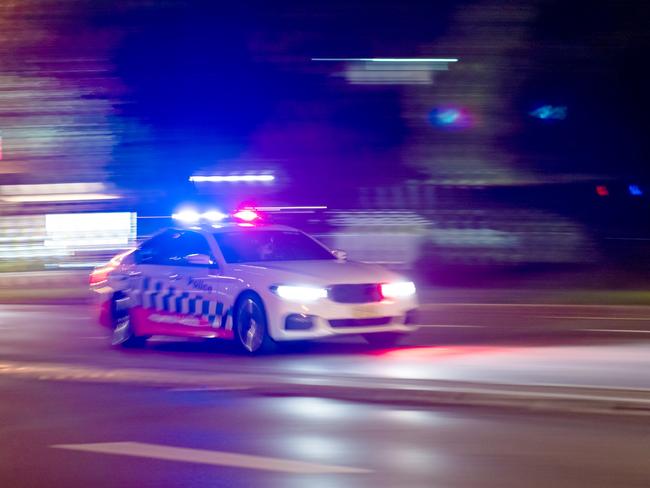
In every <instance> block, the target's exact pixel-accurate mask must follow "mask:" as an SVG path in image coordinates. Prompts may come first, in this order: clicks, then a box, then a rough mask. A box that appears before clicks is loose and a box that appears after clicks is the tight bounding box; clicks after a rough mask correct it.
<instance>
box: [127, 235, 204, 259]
mask: <svg viewBox="0 0 650 488" xmlns="http://www.w3.org/2000/svg"><path fill="white" fill-rule="evenodd" d="M195 254H203V255H206V256H208V257H209V258H210V260H211V261H212V262H213V263H214V262H215V259H214V257H213V256H212V251H211V249H210V245H209V244H208V241H206V240H205V237H203V236H202V235H201V234H197V233H196V232H191V231H180V230H170V231H167V232H164V233H163V234H159V235H157V236H155V237H153V238H151V239H150V240H148V241H145V242H144V243H142V245H141V246H140V248H139V249H138V251H137V253H136V262H137V263H138V264H153V265H162V266H201V264H193V263H190V262H189V261H188V256H191V255H195ZM203 266H205V264H203Z"/></svg>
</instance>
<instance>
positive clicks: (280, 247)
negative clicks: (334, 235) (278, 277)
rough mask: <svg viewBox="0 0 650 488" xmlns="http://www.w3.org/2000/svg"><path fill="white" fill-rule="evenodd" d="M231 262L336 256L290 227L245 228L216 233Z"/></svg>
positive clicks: (222, 249) (301, 259) (223, 250)
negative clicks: (287, 228) (288, 228)
mask: <svg viewBox="0 0 650 488" xmlns="http://www.w3.org/2000/svg"><path fill="white" fill-rule="evenodd" d="M214 238H215V239H216V240H217V244H219V247H220V248H221V252H222V253H223V256H224V258H225V259H226V261H227V262H228V263H246V262H256V261H304V260H313V259H335V257H334V256H333V255H332V254H331V253H330V252H329V251H328V250H327V249H325V248H324V247H323V246H321V245H320V244H318V243H317V242H316V241H314V240H313V239H311V238H310V237H308V236H307V235H305V234H303V233H302V232H297V231H290V230H252V229H251V230H242V231H236V232H222V233H217V234H215V235H214Z"/></svg>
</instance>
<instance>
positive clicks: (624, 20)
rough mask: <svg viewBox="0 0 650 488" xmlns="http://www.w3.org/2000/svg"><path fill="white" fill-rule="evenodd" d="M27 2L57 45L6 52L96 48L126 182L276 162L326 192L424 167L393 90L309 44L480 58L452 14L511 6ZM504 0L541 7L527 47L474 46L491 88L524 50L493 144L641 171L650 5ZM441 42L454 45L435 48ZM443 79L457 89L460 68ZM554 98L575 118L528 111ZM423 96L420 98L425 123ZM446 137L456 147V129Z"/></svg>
mask: <svg viewBox="0 0 650 488" xmlns="http://www.w3.org/2000/svg"><path fill="white" fill-rule="evenodd" d="M32 3H33V4H34V8H33V9H32V10H28V9H23V10H21V11H20V12H19V14H20V15H22V16H23V17H24V19H28V22H29V25H32V24H33V25H38V26H39V27H40V28H45V29H47V30H48V31H49V32H50V34H51V43H49V44H48V43H43V42H41V41H39V40H38V37H33V38H32V41H31V43H30V42H26V41H25V42H23V41H21V43H22V44H20V46H22V45H23V44H24V45H25V46H27V47H20V49H14V48H12V52H11V53H10V54H11V55H10V56H5V58H4V59H3V60H2V61H3V63H4V66H5V68H6V66H9V67H10V69H13V70H15V72H16V73H18V74H21V73H22V74H23V75H24V73H25V69H26V68H25V62H24V59H26V58H27V57H29V56H32V55H34V53H40V56H41V57H42V58H43V59H45V60H46V62H50V63H53V62H58V60H66V62H68V61H67V60H70V59H75V58H78V59H86V58H90V57H92V56H93V54H95V55H96V57H98V58H97V61H96V62H97V63H99V64H101V63H104V65H105V66H104V67H103V68H98V70H100V69H104V70H107V71H106V73H104V75H103V76H104V77H103V78H101V79H100V77H99V76H97V77H95V78H93V77H92V75H87V78H86V79H85V80H84V81H83V85H84V86H85V88H88V87H89V86H90V87H91V88H92V90H93V93H92V94H88V93H86V94H85V95H84V97H86V99H88V100H90V99H92V98H93V97H95V98H96V99H97V104H99V102H100V101H101V100H108V102H109V103H110V104H111V107H112V108H111V112H110V113H109V114H108V116H107V117H106V120H108V121H109V123H110V130H111V132H112V134H113V135H114V141H115V142H114V144H113V145H112V149H111V151H112V152H111V154H110V158H109V161H110V162H109V166H108V168H109V173H110V174H111V175H112V178H113V179H115V180H116V181H117V182H118V183H119V184H120V185H122V186H127V187H128V186H131V187H137V188H142V185H143V184H146V185H154V186H155V185H159V186H160V187H161V188H165V187H166V188H171V187H172V186H173V185H177V186H178V181H183V180H184V178H186V176H187V175H188V174H190V173H192V172H194V171H196V170H199V169H201V168H206V167H213V168H214V169H215V170H218V169H219V165H221V164H230V165H231V166H232V165H233V164H237V162H239V164H242V163H241V162H242V161H250V160H256V161H257V160H269V161H277V162H278V163H277V164H279V165H281V166H282V168H284V169H286V171H288V172H289V173H290V174H291V175H292V176H295V177H296V182H298V183H300V186H301V187H302V188H303V189H306V190H305V191H312V190H322V191H331V189H328V188H327V187H326V186H325V185H323V182H324V181H326V179H327V178H328V177H332V176H337V175H338V176H339V177H340V175H341V174H344V175H345V176H346V178H345V181H346V182H347V183H348V184H349V185H350V186H352V187H354V186H356V185H361V184H381V183H386V182H396V181H401V180H402V179H403V178H406V177H414V176H416V175H417V173H415V172H414V170H413V169H412V168H409V167H407V165H406V164H405V161H404V151H403V149H404V147H405V145H407V144H408V141H409V130H410V128H409V127H408V124H406V123H405V120H404V103H405V98H404V95H403V93H401V92H400V89H399V88H394V87H389V88H386V87H379V88H378V87H367V86H364V87H353V86H350V85H346V84H345V83H343V82H342V81H341V80H340V79H338V80H336V79H333V78H332V77H331V76H329V75H330V74H331V73H329V72H328V71H327V70H326V69H323V67H318V66H315V65H314V63H311V62H310V61H309V59H310V58H311V57H314V56H324V57H339V56H341V57H357V56H358V57H365V56H396V57H400V56H401V57H404V56H414V55H422V54H424V53H426V54H429V55H437V56H459V57H460V58H461V62H463V60H464V59H467V63H471V62H473V60H472V56H471V54H472V53H471V52H470V50H469V49H468V46H472V38H473V37H474V36H475V32H474V31H473V27H474V26H473V24H472V19H471V18H470V19H469V21H468V20H467V19H466V20H465V24H463V25H462V26H460V27H459V24H458V19H459V18H460V17H462V14H463V13H464V12H466V11H467V9H469V8H470V7H472V8H473V9H474V12H479V13H480V12H481V9H483V8H485V9H492V10H496V11H497V12H498V10H499V5H506V4H500V3H499V2H498V1H496V0H483V1H481V2H477V1H470V0H466V1H460V2H459V1H456V2H453V1H443V2H430V1H429V2H388V1H372V2H351V1H343V0H332V1H329V2H319V3H320V4H314V3H311V2H310V3H307V2H298V1H293V2H263V1H258V2H239V3H235V2H215V1H209V0H196V1H190V0H164V1H153V0H127V1H124V2H117V3H116V2H112V1H104V0H100V1H97V0H74V1H71V2H69V3H65V2H64V3H61V2H59V1H54V0H33V2H32ZM41 4H47V5H49V6H50V8H43V5H41ZM507 5H508V6H510V7H512V6H513V5H514V6H515V8H516V7H517V5H521V6H522V7H529V6H531V5H532V6H535V8H537V15H536V16H535V17H534V18H533V19H532V20H531V21H527V22H529V23H528V24H527V25H526V44H525V46H524V48H523V51H525V52H518V51H517V50H519V51H522V48H521V47H517V48H513V50H512V53H508V52H506V55H503V53H502V54H501V58H498V59H496V60H494V61H492V60H489V59H488V60H485V59H479V60H478V61H480V62H482V63H483V64H482V65H480V69H479V68H477V70H476V77H475V78H469V81H468V79H467V78H465V79H464V82H466V83H467V82H469V83H476V84H481V83H483V81H484V80H483V79H482V76H483V75H482V73H484V72H487V73H489V72H490V71H494V72H499V73H505V75H503V76H507V75H508V73H509V72H513V71H514V70H517V69H519V68H518V65H517V64H516V63H514V62H513V64H509V63H508V60H509V57H508V56H509V54H512V56H513V58H512V59H517V57H519V59H521V58H524V59H525V60H526V64H525V66H526V72H525V73H524V76H523V77H522V78H523V81H522V82H521V83H520V84H519V85H517V86H516V89H515V90H513V91H510V90H508V91H506V90H502V91H501V92H499V91H498V90H497V91H495V92H493V93H492V92H490V93H489V96H491V97H493V98H494V100H496V102H497V103H499V102H500V101H501V100H503V101H504V105H510V106H513V107H514V112H510V113H508V115H507V116H508V117H511V118H512V119H513V121H514V122H516V123H515V124H514V128H513V129H512V131H511V132H510V133H509V134H508V135H507V137H504V138H503V140H502V141H500V143H501V144H503V145H504V147H505V148H506V149H507V151H510V152H512V153H515V154H517V155H518V160H525V161H527V163H530V164H533V165H534V166H535V165H536V166H537V168H536V169H537V170H538V172H539V174H542V175H543V174H549V173H587V174H593V173H597V174H598V173H599V174H605V175H612V176H617V175H626V176H629V175H631V176H636V175H639V174H640V175H644V176H645V177H646V178H647V177H648V165H647V159H648V153H649V143H648V140H647V137H646V132H647V129H648V121H647V117H648V115H647V114H648V113H649V109H650V107H649V105H650V96H649V95H648V88H647V87H648V86H649V83H648V75H647V72H648V70H647V67H646V65H645V62H644V61H645V58H647V52H648V48H650V45H649V30H648V29H647V19H648V18H650V7H648V6H647V5H646V3H645V2H641V1H625V0H624V1H613V0H611V1H607V2H585V1H572V2H566V1H560V0H537V1H529V2H526V1H523V0H513V1H512V2H507ZM477 7H478V8H477ZM16 12H18V11H16ZM495 22H496V23H497V24H498V23H499V20H498V15H497V20H495ZM7 25H12V24H7ZM13 25H17V24H16V23H13ZM21 25H22V24H21ZM477 25H478V24H477ZM496 27H497V28H500V27H499V26H498V25H497V26H496ZM508 28H509V27H508V24H507V23H504V25H503V29H508ZM459 29H460V32H462V35H460V36H459V34H458V33H459ZM463 29H465V30H463ZM450 32H453V33H454V34H453V35H452V36H451V37H450ZM12 35H13V34H12ZM14 37H15V36H14ZM450 38H452V39H454V42H455V44H451V45H450V44H449V41H448V39H450ZM25 39H27V40H29V39H30V36H28V35H26V36H25ZM52 39H53V40H52ZM439 42H440V45H441V46H444V47H443V48H440V50H439V51H440V52H437V46H438V43H439ZM445 42H446V43H445ZM17 45H19V44H17ZM98 53H99V54H98ZM466 55H467V56H466ZM102 56H104V57H105V60H104V61H102V59H103V58H102V59H100V58H101V57H102ZM84 63H86V62H85V61H84ZM490 63H493V64H490ZM82 64H83V63H82ZM78 65H79V63H77V65H74V66H78ZM481 70H483V71H481ZM5 72H6V69H5ZM98 72H99V71H98ZM75 73H76V72H74V71H73V72H71V74H66V73H60V74H59V75H58V76H60V77H62V78H64V77H66V76H68V77H69V76H73V77H74V76H77V75H76V74H75ZM519 74H521V73H519ZM30 76H32V75H31V74H30ZM444 76H445V77H447V78H446V79H447V85H448V86H449V85H451V86H452V88H453V84H454V80H455V78H454V76H455V72H454V70H453V68H452V70H451V71H450V72H448V73H445V74H444ZM78 85H80V86H81V85H82V83H81V82H80V83H78ZM437 89H438V87H437V86H434V87H433V88H432V90H434V92H433V93H434V94H435V93H436V92H435V90H437ZM86 91H88V90H86ZM73 94H74V93H73V92H71V96H73ZM545 103H550V104H556V105H566V106H567V107H568V113H569V116H568V118H567V119H566V120H565V121H561V122H558V123H547V122H542V121H539V120H537V119H533V118H531V117H530V116H528V115H527V114H528V112H529V111H530V110H531V109H532V108H534V107H535V106H536V104H545ZM427 110H429V107H422V111H423V113H422V114H421V115H422V119H423V120H425V119H426V115H427ZM434 130H435V129H434V128H431V131H434ZM470 130H471V129H470ZM431 134H432V138H431V140H432V141H436V137H435V133H434V132H431ZM439 139H440V141H442V142H440V144H448V143H449V141H450V140H451V139H452V138H450V137H449V138H439ZM458 140H459V141H460V140H462V139H461V138H459V139H458ZM452 143H453V140H452ZM432 144H433V142H432ZM456 144H458V145H461V143H460V142H456ZM461 149H462V148H461ZM487 150H489V148H486V151H487ZM224 162H225V163H224ZM531 162H532V163H531ZM229 169H230V168H229ZM339 179H340V178H339Z"/></svg>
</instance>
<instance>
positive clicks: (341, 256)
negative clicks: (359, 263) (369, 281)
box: [332, 249, 348, 261]
mask: <svg viewBox="0 0 650 488" xmlns="http://www.w3.org/2000/svg"><path fill="white" fill-rule="evenodd" d="M332 254H333V255H334V257H335V258H336V259H338V260H339V261H346V260H347V259H348V253H347V252H345V251H341V250H340V249H333V250H332Z"/></svg>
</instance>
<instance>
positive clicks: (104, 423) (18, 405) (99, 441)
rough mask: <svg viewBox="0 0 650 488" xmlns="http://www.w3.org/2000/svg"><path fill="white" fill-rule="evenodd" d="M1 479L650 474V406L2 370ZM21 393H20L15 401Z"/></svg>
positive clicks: (419, 479) (530, 482) (14, 482)
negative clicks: (537, 411)
mask: <svg viewBox="0 0 650 488" xmlns="http://www.w3.org/2000/svg"><path fill="white" fill-rule="evenodd" d="M0 397H1V398H2V399H3V402H2V403H1V404H0V418H1V419H2V422H1V423H0V436H1V438H2V443H0V486H6V487H13V488H19V487H62V486H65V487H87V486H93V487H103V486H106V487H115V486H139V487H164V486H192V487H202V486H206V487H207V486H210V487H239V486H242V487H248V486H263V487H283V488H290V487H305V486H309V487H323V488H324V487H337V488H339V487H365V486H368V487H379V486H381V487H398V486H399V487H430V486H445V487H455V486H458V487H477V486H481V487H494V488H507V487H513V488H520V487H522V486H526V487H531V488H532V487H544V488H547V487H549V486H553V487H556V488H561V487H583V486H584V487H590V488H597V487H603V488H611V487H613V486H616V487H644V488H645V487H647V486H648V483H649V482H650V464H648V453H649V452H650V424H649V423H648V422H647V418H645V417H644V418H643V419H639V418H619V417H611V416H609V417H591V416H588V417H585V416H579V417H578V416H564V415H554V416H548V415H545V416H542V415H534V414H528V415H520V414H516V413H499V412H490V411H484V410H462V409H460V410H459V409H437V410H422V409H415V408H403V407H395V406H382V405H367V404H363V403H347V402H341V401H336V400H325V399H318V398H268V397H261V398H258V397H253V398H251V397H247V396H244V395H239V394H237V393H233V392H213V391H211V392H197V391H184V390H174V389H152V388H136V387H133V386H131V387H129V386H122V385H88V384H83V383H55V382H43V383H38V382H33V381H16V380H10V379H7V378H0ZM7 399H11V401H6V400H7Z"/></svg>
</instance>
